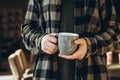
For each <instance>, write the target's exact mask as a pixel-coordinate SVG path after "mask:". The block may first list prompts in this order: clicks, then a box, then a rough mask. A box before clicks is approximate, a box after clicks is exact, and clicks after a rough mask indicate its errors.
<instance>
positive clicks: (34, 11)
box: [21, 0, 44, 54]
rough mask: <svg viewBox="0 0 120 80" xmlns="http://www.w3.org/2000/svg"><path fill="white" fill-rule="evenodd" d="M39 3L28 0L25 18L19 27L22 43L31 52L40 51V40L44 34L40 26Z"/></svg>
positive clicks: (36, 52)
mask: <svg viewBox="0 0 120 80" xmlns="http://www.w3.org/2000/svg"><path fill="white" fill-rule="evenodd" d="M39 12H40V8H39V4H38V3H37V2H36V1H35V0H29V3H28V7H27V11H26V14H25V19H24V22H23V25H22V28H21V34H22V37H23V43H24V44H25V47H26V48H27V49H28V50H31V51H32V52H33V54H38V53H40V52H41V50H40V49H41V48H40V42H41V39H42V37H43V35H44V33H43V30H42V28H41V18H40V15H39Z"/></svg>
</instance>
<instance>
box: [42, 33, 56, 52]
mask: <svg viewBox="0 0 120 80" xmlns="http://www.w3.org/2000/svg"><path fill="white" fill-rule="evenodd" d="M56 43H57V38H56V37H55V34H54V33H51V34H47V35H45V36H44V37H43V38H42V40H41V49H42V51H43V52H45V53H48V54H54V53H55V52H57V51H58V46H57V45H56Z"/></svg>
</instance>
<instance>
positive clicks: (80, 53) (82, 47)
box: [59, 38, 87, 60]
mask: <svg viewBox="0 0 120 80" xmlns="http://www.w3.org/2000/svg"><path fill="white" fill-rule="evenodd" d="M75 44H78V45H79V48H78V50H77V51H76V52H75V53H73V54H72V55H63V54H59V57H62V58H65V59H80V60H81V59H83V58H84V56H85V54H86V53H87V44H86V40H84V39H82V38H81V39H77V40H76V41H75Z"/></svg>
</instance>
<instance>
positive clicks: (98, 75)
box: [22, 0, 117, 80]
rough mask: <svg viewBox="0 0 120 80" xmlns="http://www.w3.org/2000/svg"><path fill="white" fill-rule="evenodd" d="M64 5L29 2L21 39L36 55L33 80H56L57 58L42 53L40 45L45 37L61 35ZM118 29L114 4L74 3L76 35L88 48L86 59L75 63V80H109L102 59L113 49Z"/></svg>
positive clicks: (108, 0) (100, 0)
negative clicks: (58, 33)
mask: <svg viewBox="0 0 120 80" xmlns="http://www.w3.org/2000/svg"><path fill="white" fill-rule="evenodd" d="M61 1H62V0H29V4H28V8H27V12H26V15H25V20H24V23H23V25H22V37H23V42H24V44H25V46H26V48H27V49H29V50H32V51H33V54H36V55H37V60H36V64H35V70H34V78H33V79H34V80H57V79H55V72H57V66H56V64H55V63H56V62H57V56H56V55H48V54H45V53H42V51H41V47H40V46H41V44H40V41H41V39H42V37H43V36H44V35H45V33H57V32H59V27H60V19H61V18H60V17H61V7H62V6H61ZM63 1H64V0H63ZM68 4H69V2H68ZM116 29H117V26H116V12H115V8H114V5H113V2H112V0H75V7H74V32H75V33H78V34H79V35H80V37H81V38H84V39H85V40H86V41H87V45H88V51H87V53H86V55H85V57H84V59H83V60H76V72H75V76H76V79H75V80H81V79H82V80H108V74H107V69H106V66H105V64H104V60H103V59H104V57H103V55H104V54H105V52H106V51H108V50H109V49H112V48H113V46H112V42H113V41H115V39H116V33H115V30H116Z"/></svg>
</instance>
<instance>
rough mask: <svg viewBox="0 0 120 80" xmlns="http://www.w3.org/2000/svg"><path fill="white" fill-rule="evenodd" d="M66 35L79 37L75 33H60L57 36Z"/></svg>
mask: <svg viewBox="0 0 120 80" xmlns="http://www.w3.org/2000/svg"><path fill="white" fill-rule="evenodd" d="M63 34H64V35H67V36H79V34H77V33H71V32H60V33H59V35H63Z"/></svg>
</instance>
